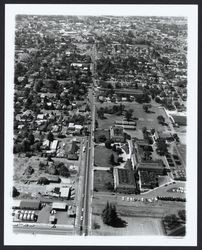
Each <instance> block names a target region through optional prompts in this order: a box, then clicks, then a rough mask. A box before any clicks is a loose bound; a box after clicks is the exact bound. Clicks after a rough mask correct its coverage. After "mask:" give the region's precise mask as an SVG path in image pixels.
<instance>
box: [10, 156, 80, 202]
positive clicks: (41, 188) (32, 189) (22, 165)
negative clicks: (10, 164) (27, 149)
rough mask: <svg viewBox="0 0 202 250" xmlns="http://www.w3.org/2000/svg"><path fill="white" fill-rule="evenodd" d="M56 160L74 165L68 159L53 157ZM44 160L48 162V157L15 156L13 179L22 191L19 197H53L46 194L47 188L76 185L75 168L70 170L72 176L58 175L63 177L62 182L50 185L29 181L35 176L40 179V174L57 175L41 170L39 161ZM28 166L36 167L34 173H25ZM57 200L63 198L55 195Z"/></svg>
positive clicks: (46, 175)
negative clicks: (74, 183)
mask: <svg viewBox="0 0 202 250" xmlns="http://www.w3.org/2000/svg"><path fill="white" fill-rule="evenodd" d="M53 159H54V162H61V161H64V163H65V164H66V165H67V166H69V167H70V166H72V165H73V164H71V163H69V162H68V161H67V160H66V159H62V160H59V159H58V158H53ZM40 162H43V163H44V164H46V159H45V158H41V157H35V156H33V157H31V158H28V157H25V158H22V157H21V158H18V157H14V175H13V181H14V186H15V187H16V188H17V190H18V191H19V192H20V195H19V196H18V198H19V199H35V198H39V199H43V198H44V199H52V197H49V196H44V194H45V193H46V191H47V189H49V190H50V189H51V190H53V189H54V188H55V187H60V186H64V185H65V186H69V187H70V186H74V185H73V182H74V181H75V178H76V173H75V170H70V173H71V176H70V177H69V178H66V177H61V176H58V177H59V178H60V179H61V183H50V184H48V185H39V184H37V182H36V181H33V182H29V181H28V180H29V179H30V178H31V179H32V178H33V179H34V180H35V179H36V180H38V178H39V177H40V176H43V177H57V175H50V174H48V173H46V172H45V171H44V170H39V163H40ZM28 166H31V167H32V168H33V169H34V172H33V174H31V175H27V174H24V173H25V170H26V169H27V167H28ZM54 199H56V200H61V199H62V198H57V197H54Z"/></svg>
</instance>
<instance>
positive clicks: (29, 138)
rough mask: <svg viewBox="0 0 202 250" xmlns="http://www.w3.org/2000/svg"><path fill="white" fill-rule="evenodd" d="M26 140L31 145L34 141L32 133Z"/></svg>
mask: <svg viewBox="0 0 202 250" xmlns="http://www.w3.org/2000/svg"><path fill="white" fill-rule="evenodd" d="M28 140H29V142H30V145H33V144H34V141H35V138H34V135H33V134H32V133H30V134H29V135H28Z"/></svg>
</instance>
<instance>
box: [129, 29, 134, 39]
mask: <svg viewBox="0 0 202 250" xmlns="http://www.w3.org/2000/svg"><path fill="white" fill-rule="evenodd" d="M128 36H129V37H131V38H133V37H134V34H133V32H132V30H129V31H128Z"/></svg>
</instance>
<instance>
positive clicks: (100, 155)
mask: <svg viewBox="0 0 202 250" xmlns="http://www.w3.org/2000/svg"><path fill="white" fill-rule="evenodd" d="M111 154H113V155H114V158H115V161H116V160H117V158H118V155H117V153H115V152H113V151H112V150H111V149H108V148H106V147H105V146H96V147H95V158H94V159H95V160H94V162H95V166H99V167H109V168H110V167H111V166H112V165H111V163H110V156H111Z"/></svg>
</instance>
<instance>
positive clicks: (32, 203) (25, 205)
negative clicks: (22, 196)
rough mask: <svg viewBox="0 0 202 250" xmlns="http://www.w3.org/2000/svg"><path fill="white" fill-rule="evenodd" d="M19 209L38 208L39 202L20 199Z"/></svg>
mask: <svg viewBox="0 0 202 250" xmlns="http://www.w3.org/2000/svg"><path fill="white" fill-rule="evenodd" d="M20 209H27V210H40V209H41V202H40V201H36V200H21V202H20Z"/></svg>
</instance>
